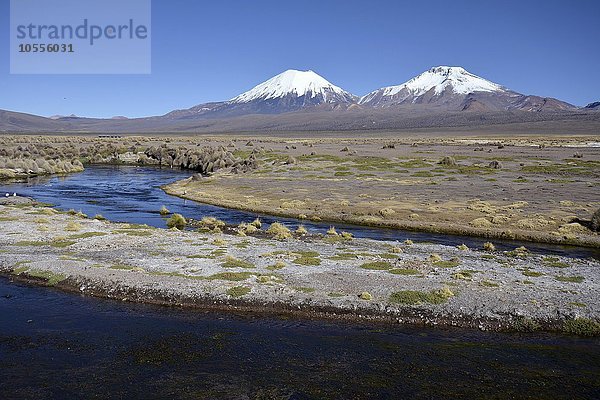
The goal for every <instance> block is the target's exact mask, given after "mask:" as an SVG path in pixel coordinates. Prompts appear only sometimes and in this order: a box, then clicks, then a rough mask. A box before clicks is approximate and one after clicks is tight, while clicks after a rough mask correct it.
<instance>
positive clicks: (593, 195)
mask: <svg viewBox="0 0 600 400" xmlns="http://www.w3.org/2000/svg"><path fill="white" fill-rule="evenodd" d="M231 143H234V146H235V148H234V150H233V151H234V154H238V155H241V156H244V155H247V154H250V153H251V152H254V153H255V154H256V157H257V159H258V161H259V167H258V168H257V169H255V170H253V171H251V172H248V173H246V174H228V173H227V170H223V171H220V172H218V173H217V174H215V175H213V176H211V177H209V178H204V179H195V180H187V181H180V182H178V183H174V184H171V185H168V186H166V187H165V190H166V191H167V192H168V193H170V194H174V195H178V196H182V197H186V198H189V199H194V200H198V201H201V202H205V203H209V204H215V205H220V206H225V207H230V208H238V209H244V210H251V211H255V212H261V213H270V214H274V215H281V216H289V217H295V218H300V219H310V220H316V221H321V220H322V221H336V222H346V223H354V224H360V225H370V226H385V227H392V228H400V229H414V230H424V231H432V232H441V233H453V234H468V235H477V236H485V237H491V238H508V239H511V238H513V239H515V238H516V239H525V240H533V241H543V242H551V243H571V244H580V245H588V246H593V247H598V246H600V237H599V236H598V234H597V233H595V232H593V231H592V230H590V229H589V228H588V227H586V221H588V220H589V219H590V218H591V216H592V214H593V213H594V212H595V211H596V210H597V209H598V208H600V199H599V197H598V190H599V187H600V147H593V146H596V145H597V138H594V137H580V138H574V137H551V138H550V139H545V138H539V137H524V138H497V139H494V140H489V139H477V138H472V137H470V138H464V139H448V138H431V139H422V138H421V139H410V138H409V139H396V140H393V139H389V138H371V139H343V138H329V139H318V140H314V139H313V140H309V139H306V140H303V139H297V140H292V139H274V138H270V139H269V138H263V139H260V138H253V139H250V140H247V139H246V140H237V141H235V142H231ZM231 143H230V146H232V145H231ZM257 149H258V151H257ZM577 221H578V222H577Z"/></svg>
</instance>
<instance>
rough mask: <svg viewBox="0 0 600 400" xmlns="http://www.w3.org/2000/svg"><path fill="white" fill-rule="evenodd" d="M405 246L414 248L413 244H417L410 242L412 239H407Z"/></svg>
mask: <svg viewBox="0 0 600 400" xmlns="http://www.w3.org/2000/svg"><path fill="white" fill-rule="evenodd" d="M404 244H405V245H407V246H412V245H413V244H415V243H414V242H413V241H412V240H410V239H406V240H405V241H404Z"/></svg>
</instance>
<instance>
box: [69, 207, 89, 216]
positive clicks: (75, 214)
mask: <svg viewBox="0 0 600 400" xmlns="http://www.w3.org/2000/svg"><path fill="white" fill-rule="evenodd" d="M67 214H69V215H73V216H76V217H79V218H87V215H86V214H84V213H83V212H82V211H81V210H79V211H75V210H73V209H72V208H71V209H70V210H69V211H67Z"/></svg>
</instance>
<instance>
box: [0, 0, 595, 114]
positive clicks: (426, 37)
mask: <svg viewBox="0 0 600 400" xmlns="http://www.w3.org/2000/svg"><path fill="white" fill-rule="evenodd" d="M98 1H100V0H98ZM599 21H600V1H597V0H565V1H555V0H545V1H527V0H519V1H515V0H497V1H491V0H490V1H482V0H464V1H461V0H443V1H438V0H428V1H419V2H416V1H410V2H409V1H365V0H360V1H355V0H329V1H325V0H321V1H314V0H305V1H298V2H291V1H282V0H279V1H275V0H269V1H263V0H253V1H243V0H239V1H227V0H224V1H219V2H214V1H211V2H209V1H194V0H154V1H153V2H152V74H151V75H146V76H144V75H116V76H115V75H62V76H61V75H10V74H9V60H8V24H9V1H8V0H0V32H1V33H0V54H2V58H1V60H2V63H1V65H0V109H8V110H15V111H23V112H29V113H33V114H40V115H46V116H50V115H53V114H62V115H67V114H72V113H73V114H76V115H81V116H98V117H110V116H114V115H126V116H130V117H133V116H145V115H158V114H164V113H166V112H168V111H171V110H173V109H178V108H187V107H190V106H192V105H196V104H200V103H204V102H208V101H219V100H226V99H229V98H231V97H234V96H235V95H237V94H239V93H241V92H243V91H246V90H248V89H250V88H251V87H252V86H254V85H256V84H258V83H260V82H262V81H264V80H266V79H268V78H270V77H271V76H273V75H276V74H278V73H280V72H282V71H284V70H286V69H290V68H293V69H312V70H314V71H315V72H317V73H319V74H320V75H322V76H323V77H325V78H326V79H328V80H329V81H331V82H332V83H334V84H336V85H338V86H341V87H343V88H344V89H346V90H348V91H350V92H352V93H354V94H356V95H364V94H366V93H367V92H369V91H371V90H374V89H377V88H379V87H382V86H387V85H393V84H399V83H402V82H404V81H406V80H408V79H410V78H412V77H413V76H414V75H417V74H419V73H421V72H423V71H424V70H426V69H428V68H430V67H432V66H435V65H459V66H463V67H465V68H466V69H467V70H468V71H470V72H472V73H475V74H477V75H480V76H482V77H484V78H486V79H489V80H492V81H494V82H497V83H500V84H502V85H504V86H507V87H509V88H511V89H513V90H516V91H518V92H521V93H526V94H538V95H541V96H551V97H557V98H559V99H561V100H565V101H568V102H570V103H573V104H576V105H585V104H587V103H589V102H592V101H600V22H599ZM65 98H66V99H65Z"/></svg>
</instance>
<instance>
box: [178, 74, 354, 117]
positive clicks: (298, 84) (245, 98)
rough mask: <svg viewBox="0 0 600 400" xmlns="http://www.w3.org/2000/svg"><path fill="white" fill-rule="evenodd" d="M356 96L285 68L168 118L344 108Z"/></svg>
mask: <svg viewBox="0 0 600 400" xmlns="http://www.w3.org/2000/svg"><path fill="white" fill-rule="evenodd" d="M357 101H358V97H356V96H354V95H352V94H350V93H349V92H347V91H345V90H344V89H342V88H340V87H337V86H335V85H334V84H332V83H330V82H329V81H327V80H326V79H325V78H323V77H322V76H320V75H318V74H317V73H315V72H313V71H297V70H293V69H289V70H287V71H285V72H282V73H281V74H279V75H275V76H274V77H272V78H271V79H269V80H266V81H265V82H263V83H260V84H258V85H256V86H255V87H253V88H252V89H250V90H249V91H247V92H244V93H242V94H240V95H239V96H236V97H234V98H233V99H231V100H229V101H222V102H215V103H206V104H200V105H197V106H194V107H192V108H189V109H187V110H177V111H173V112H170V113H169V114H167V115H166V116H167V117H169V118H186V119H189V118H224V117H234V116H239V115H247V114H281V113H286V112H291V111H303V110H321V111H327V110H337V109H346V108H348V107H349V106H350V105H352V104H356V102H357Z"/></svg>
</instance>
